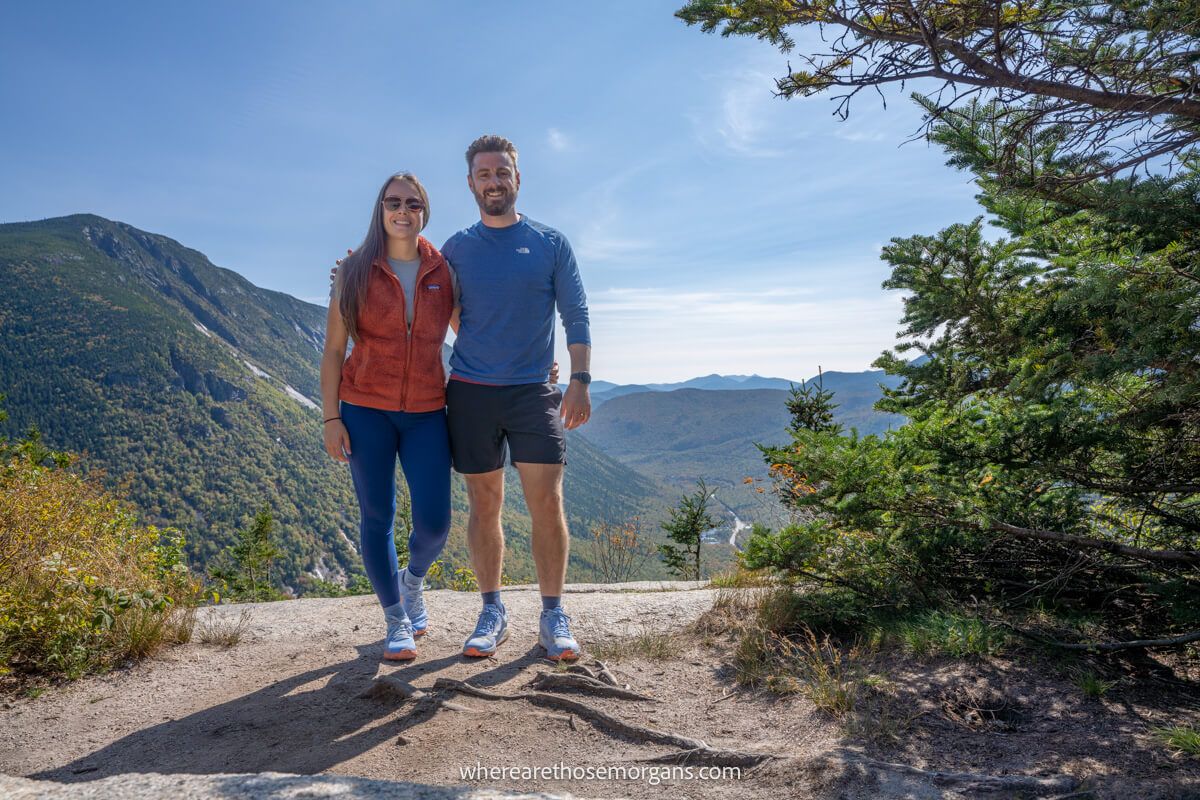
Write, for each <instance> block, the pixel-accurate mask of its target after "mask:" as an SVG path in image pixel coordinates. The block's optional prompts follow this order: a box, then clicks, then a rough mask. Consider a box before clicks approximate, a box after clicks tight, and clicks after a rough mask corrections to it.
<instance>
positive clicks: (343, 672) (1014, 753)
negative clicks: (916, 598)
mask: <svg viewBox="0 0 1200 800" xmlns="http://www.w3.org/2000/svg"><path fill="white" fill-rule="evenodd" d="M716 596H717V592H716V591H715V590H712V589H709V588H705V587H703V586H701V585H698V584H688V583H670V584H626V585H621V586H620V587H614V586H575V587H571V588H570V590H569V593H568V595H567V597H566V606H567V609H568V612H569V613H570V614H571V615H572V618H573V621H574V628H575V631H576V633H577V636H578V637H579V639H580V640H581V641H582V642H583V643H584V646H585V648H586V647H587V646H589V645H593V646H595V647H596V649H597V650H601V649H602V647H603V646H604V645H609V644H611V643H612V642H615V641H622V640H626V639H628V638H629V637H636V636H639V635H641V634H644V633H646V632H647V631H668V630H669V631H674V632H676V633H677V634H679V635H676V636H675V637H674V638H673V639H671V640H670V641H669V643H667V642H666V641H665V640H664V641H660V642H658V644H657V646H656V647H653V648H644V647H643V648H629V649H628V650H626V651H618V652H609V654H608V655H609V657H608V658H607V659H606V660H605V665H606V666H607V668H608V671H607V672H605V671H603V670H601V669H600V668H599V667H598V666H597V665H596V664H595V663H594V662H593V661H591V660H589V659H586V658H585V660H584V661H583V662H582V663H583V664H584V665H585V666H586V667H587V668H588V670H589V671H590V672H591V674H592V675H594V676H596V678H595V680H592V679H591V678H590V677H589V676H588V675H587V674H584V673H583V672H582V671H578V672H575V673H565V672H562V671H560V670H556V669H555V668H554V666H553V665H552V664H550V663H549V662H546V661H544V660H543V659H542V658H541V650H540V648H539V647H538V646H537V643H536V629H537V616H538V610H539V600H538V595H537V591H536V589H534V588H533V587H525V588H510V589H506V591H505V595H504V597H505V603H506V605H507V606H508V608H509V610H510V616H511V631H512V634H511V637H510V639H509V640H508V642H507V643H506V644H504V645H503V646H502V647H501V649H500V651H499V653H498V655H497V656H496V657H495V658H492V659H487V660H483V661H478V660H467V659H464V658H463V657H462V656H461V655H460V654H459V651H460V648H461V645H462V641H463V640H464V639H465V637H466V636H467V634H468V633H469V632H470V630H471V628H472V627H473V624H474V619H475V614H476V613H477V610H478V598H477V597H476V596H475V595H471V594H461V593H454V592H446V591H440V592H431V593H430V594H429V605H430V609H431V624H430V633H429V635H428V636H426V637H425V638H424V639H423V640H421V643H420V657H419V658H418V660H417V661H416V662H415V663H412V664H410V665H406V666H398V665H393V664H389V663H383V662H381V661H380V654H381V652H382V644H381V636H382V619H381V614H380V612H379V609H378V607H377V605H376V603H375V601H374V599H373V598H370V597H353V598H339V599H314V600H300V601H290V602H280V603H270V604H259V605H249V606H223V607H218V608H211V609H203V610H202V611H201V618H200V620H199V622H198V631H202V630H205V629H209V630H212V629H214V628H217V629H219V628H222V627H230V626H232V625H233V624H235V623H236V621H237V619H238V618H239V616H240V615H241V614H242V613H243V612H248V614H249V617H248V624H247V627H246V629H245V631H244V632H243V633H242V635H241V637H240V639H239V641H238V642H237V643H236V644H235V645H233V646H231V647H222V646H218V645H215V644H206V643H204V642H202V641H199V639H200V637H199V636H197V640H196V641H193V642H192V643H191V644H188V645H184V646H180V647H176V648H173V649H171V650H168V651H166V652H165V653H164V654H163V655H162V656H160V657H158V658H155V659H152V660H149V661H146V662H143V663H140V664H136V665H131V666H129V667H127V668H125V669H122V670H119V671H116V672H113V673H110V674H108V675H103V676H98V677H92V678H88V679H85V680H82V681H79V682H76V683H73V684H70V685H65V686H62V687H57V688H53V689H50V690H49V691H47V692H45V693H44V694H42V695H40V696H39V697H36V698H20V699H10V700H9V701H8V702H7V703H6V704H5V706H4V708H3V709H2V711H0V721H2V725H0V773H3V774H5V775H9V776H15V777H20V778H25V779H33V780H37V781H54V782H57V783H58V784H72V785H66V786H59V787H52V786H49V785H46V784H30V783H28V782H27V781H17V780H9V781H8V782H7V783H5V782H0V794H4V795H5V796H14V797H26V796H28V797H35V796H42V795H49V794H50V793H51V792H52V791H56V792H61V794H55V795H53V796H61V797H66V796H71V797H80V796H93V797H126V796H129V797H134V796H145V797H151V796H163V795H166V794H170V795H171V796H172V797H174V798H180V797H231V796H254V797H284V796H288V797H292V796H298V795H296V794H295V790H296V784H295V783H294V781H295V780H296V779H294V778H287V777H280V776H274V777H271V776H257V777H253V776H254V775H256V774H258V773H289V774H294V775H322V776H324V777H323V778H322V779H321V782H320V786H322V787H325V788H324V789H319V790H318V787H316V786H314V787H313V791H314V792H315V793H314V794H306V795H304V796H324V795H325V794H330V795H331V796H332V795H333V794H336V795H337V796H338V797H342V798H352V797H363V798H367V797H375V796H396V797H428V798H431V800H432V798H439V800H440V799H441V798H445V797H461V798H473V799H477V800H482V798H484V797H491V796H496V797H499V796H501V795H498V794H497V795H488V794H486V792H485V790H486V791H493V790H495V791H497V792H514V793H531V792H532V793H549V794H552V795H568V794H569V795H573V796H576V797H588V798H612V797H629V798H650V797H660V796H662V795H663V794H670V795H672V796H683V797H688V798H735V797H736V798H739V800H742V799H745V800H752V799H753V798H771V799H772V800H776V799H777V798H779V797H814V798H875V797H884V798H887V797H895V798H900V797H930V798H933V797H975V796H987V797H1111V798H1117V797H1131V796H1137V797H1138V798H1139V800H1150V798H1156V797H1161V798H1168V797H1170V798H1185V797H1200V763H1197V762H1196V761H1195V760H1192V761H1187V760H1185V759H1180V758H1178V757H1172V756H1171V755H1169V754H1168V753H1166V752H1165V751H1164V750H1163V748H1162V747H1161V746H1160V745H1159V744H1157V743H1156V742H1155V741H1154V739H1153V736H1152V735H1151V734H1150V729H1151V728H1153V727H1154V726H1155V725H1161V724H1167V723H1168V722H1170V721H1171V717H1170V715H1169V713H1168V709H1167V708H1166V707H1165V706H1164V707H1161V708H1160V707H1159V706H1160V705H1162V704H1159V705H1156V704H1155V702H1154V698H1153V697H1139V698H1136V699H1131V698H1130V697H1129V696H1128V695H1126V696H1122V695H1121V694H1120V693H1119V692H1118V693H1115V694H1114V697H1116V698H1117V699H1113V700H1087V699H1085V698H1084V697H1083V696H1082V694H1081V693H1080V692H1079V690H1078V689H1077V688H1076V687H1075V686H1073V685H1072V684H1071V683H1070V682H1069V681H1068V680H1067V679H1065V678H1063V677H1056V676H1054V675H1052V674H1050V673H1049V672H1047V670H1046V669H1044V668H1042V667H1040V666H1039V665H1037V664H1030V663H1021V662H1020V661H1017V660H1004V659H993V660H990V661H988V662H987V663H970V662H940V663H925V664H920V663H914V662H912V661H911V659H902V658H899V657H890V656H888V655H887V654H881V655H878V656H876V657H875V659H874V661H873V663H872V671H873V673H875V679H873V680H872V681H871V686H872V689H871V691H870V696H867V695H864V696H863V697H862V699H861V702H860V705H861V706H862V707H863V708H870V709H873V711H872V713H873V714H874V715H875V718H874V719H873V721H872V720H868V719H867V718H865V717H864V719H863V720H860V721H859V722H857V723H856V722H855V721H854V720H849V721H848V720H846V719H841V720H837V719H834V718H832V717H831V716H830V715H829V714H828V713H826V712H823V711H821V710H818V709H817V708H816V707H814V705H813V704H812V703H811V702H810V701H809V700H808V699H807V697H806V696H805V695H804V694H803V693H797V694H786V695H780V694H778V693H768V692H765V691H750V690H744V689H740V688H738V687H737V685H736V684H735V682H734V675H733V671H732V669H731V667H730V662H731V660H732V641H731V640H730V639H729V637H727V636H722V635H721V633H720V632H719V630H715V631H714V630H711V629H710V630H708V632H707V633H698V632H696V631H695V629H694V628H691V627H690V626H691V625H692V623H694V622H695V620H697V619H698V618H699V617H701V615H704V614H705V613H706V612H708V611H709V610H710V609H711V608H712V606H713V602H714V599H715V598H716ZM547 675H548V676H549V677H546V676H547ZM563 680H568V681H574V682H575V683H576V684H577V685H575V686H562V685H557V684H555V683H554V682H555V681H563ZM612 684H616V686H613V685H612ZM625 686H628V692H629V693H632V694H637V695H643V696H644V697H643V698H637V697H631V696H613V695H622V694H625V690H624V687H625ZM614 690H616V691H614ZM997 696H999V697H1001V698H1002V699H1003V702H1002V706H1003V709H1002V710H1001V711H999V712H995V711H994V710H989V709H992V705H989V703H991V702H992V701H993V700H995V698H996V697H997ZM993 705H994V704H993ZM980 709H982V711H981V710H980ZM864 720H865V721H864ZM880 720H882V722H881V721H880ZM868 723H869V724H868ZM481 769H482V770H484V773H483V774H479V771H480V770H481ZM535 769H537V770H539V772H538V773H536V774H535V773H534V772H533V770H535ZM128 773H154V774H155V775H156V776H158V777H155V776H148V777H142V778H131V777H122V776H126V775H127V774H128ZM246 774H251V775H252V777H230V776H236V775H243V776H244V775H246ZM189 775H190V776H202V777H196V778H187V777H181V776H189ZM163 776H167V777H163ZM171 776H176V777H171ZM342 778H345V780H342ZM352 779H353V780H352ZM356 779H367V780H356ZM289 781H291V783H289ZM379 781H399V782H405V784H406V785H405V786H400V787H397V786H392V788H391V789H387V788H386V787H385V788H384V789H381V788H380V787H381V786H385V785H384V784H380V783H378V782H379ZM430 785H432V786H440V787H458V788H446V789H445V791H443V792H442V793H441V794H438V793H437V792H435V791H434V790H433V789H430V788H422V787H428V786H430ZM138 786H141V787H142V788H141V789H139V788H138ZM172 787H173V788H172ZM235 787H238V788H236V789H235ZM329 787H335V788H329ZM336 787H340V788H336ZM464 787H465V788H464ZM143 790H144V792H145V793H144V794H142V795H138V792H139V791H143ZM326 790H328V791H326ZM422 792H425V794H422ZM1081 792H1082V793H1081ZM389 793H390V795H389Z"/></svg>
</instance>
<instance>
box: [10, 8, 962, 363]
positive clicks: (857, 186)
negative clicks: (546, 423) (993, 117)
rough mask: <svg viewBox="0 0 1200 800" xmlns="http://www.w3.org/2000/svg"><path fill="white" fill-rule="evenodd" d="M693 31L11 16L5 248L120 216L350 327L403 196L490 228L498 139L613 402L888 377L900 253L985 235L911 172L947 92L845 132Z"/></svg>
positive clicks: (880, 113) (589, 25) (737, 44)
mask: <svg viewBox="0 0 1200 800" xmlns="http://www.w3.org/2000/svg"><path fill="white" fill-rule="evenodd" d="M681 1H682V0H675V2H660V1H659V0H628V1H626V2H609V3H591V4H586V5H585V4H566V3H558V2H522V3H518V4H505V5H503V6H497V5H496V4H492V3H483V2H445V3H415V2H403V1H400V2H398V1H397V0H392V1H391V2H386V3H383V2H346V3H327V2H326V3H320V2H305V1H303V0H300V1H298V2H286V3H284V2H268V1H267V0H259V1H256V2H253V3H244V2H236V3H235V2H223V1H221V0H214V1H211V2H204V3H188V4H182V3H161V2H158V3H149V2H145V3H141V2H118V3H107V4H99V3H66V2H53V1H52V0H49V1H48V2H44V3H36V4H35V3H24V4H20V3H5V4H3V6H0V109H3V119H4V123H3V125H0V222H17V221H24V220H34V219H44V218H47V217H56V216H63V215H66V214H74V213H85V212H86V213H94V214H99V215H100V216H103V217H107V218H109V219H114V220H119V221H121V222H126V223H128V224H130V225H133V226H135V227H137V228H141V229H143V230H147V231H151V232H154V233H159V234H163V235H166V236H169V237H171V238H173V239H176V240H178V241H179V242H181V243H183V244H184V245H186V246H188V247H192V248H194V249H196V250H199V251H201V252H203V253H204V254H205V255H207V256H208V257H209V259H210V260H211V261H212V262H213V263H214V264H216V265H218V266H221V267H226V268H228V269H232V270H234V271H236V272H238V273H240V274H242V275H244V276H245V277H246V278H248V279H249V280H250V281H251V282H253V283H255V284H257V285H259V286H263V287H267V288H270V289H275V290H278V291H283V292H287V293H288V294H291V295H294V296H296V297H299V298H302V299H305V300H309V301H310V302H314V303H321V304H324V303H325V297H326V296H327V291H328V271H329V267H330V266H331V265H332V263H333V261H334V259H336V258H338V257H340V255H341V254H343V253H344V252H345V251H346V249H347V248H349V247H354V246H356V245H357V244H358V243H359V242H360V241H361V240H362V237H363V235H364V233H365V231H366V228H367V223H368V221H369V218H370V213H371V211H372V205H373V203H374V201H375V196H376V193H377V192H378V189H379V186H380V184H381V183H382V182H383V180H384V178H386V177H387V176H388V175H389V174H391V173H393V172H395V171H398V170H401V169H408V170H412V171H413V172H415V173H416V174H417V175H418V176H420V177H421V179H422V181H423V182H424V183H425V185H426V187H427V189H428V190H429V193H430V222H429V226H428V228H426V230H425V235H426V236H427V237H428V238H429V239H430V240H431V241H432V242H433V243H434V244H435V245H438V246H440V245H441V244H442V243H443V242H444V241H445V240H446V239H447V238H448V237H449V236H450V235H451V234H452V233H454V232H455V231H457V230H459V229H461V228H464V227H466V226H468V225H470V224H472V223H473V222H475V221H477V220H478V210H477V208H476V206H475V203H474V200H473V198H472V197H471V195H470V193H469V191H468V189H467V186H466V162H465V161H464V159H463V152H464V151H465V149H466V147H467V145H468V144H469V143H470V142H471V140H472V139H474V138H475V137H476V136H478V135H480V134H482V133H498V134H501V135H504V136H506V137H508V138H509V139H511V140H512V141H514V142H515V143H516V145H517V147H518V148H519V150H520V170H521V177H522V185H521V193H520V198H519V200H518V204H517V208H518V210H519V211H521V212H522V213H524V214H526V215H528V216H529V217H531V218H533V219H536V220H538V221H540V222H543V223H545V224H547V225H551V226H553V227H555V228H558V229H559V230H560V231H562V232H563V233H564V234H565V235H566V236H567V238H568V239H569V240H570V241H571V243H572V245H573V247H574V249H575V253H576V256H577V259H578V262H579V265H580V271H581V274H582V276H583V281H584V286H585V288H586V291H587V295H588V305H589V309H590V313H591V320H592V348H593V353H592V374H593V376H594V378H595V379H604V380H609V381H613V382H616V383H645V382H667V381H676V380H684V379H687V378H689V377H694V376H698V375H706V374H709V373H714V372H716V373H721V374H760V375H768V376H775V377H783V378H789V379H794V380H799V379H803V378H808V377H811V376H812V375H814V374H815V373H816V372H817V369H818V367H820V368H823V369H824V370H826V371H829V370H848V371H857V370H863V369H868V368H869V367H870V363H871V361H873V360H874V359H875V357H877V356H878V355H879V353H880V352H881V351H883V350H885V349H888V348H890V347H891V346H892V345H893V344H894V343H895V341H896V338H895V335H896V331H897V330H898V328H899V325H898V321H899V319H900V315H901V295H900V293H898V292H896V291H885V290H883V289H881V288H880V283H881V282H882V281H883V280H884V279H886V278H887V277H888V275H889V274H890V270H889V268H888V265H887V264H886V263H884V262H883V261H881V260H880V257H879V256H880V249H881V248H882V247H883V245H885V244H886V243H887V242H888V241H889V240H890V239H891V238H892V237H898V236H910V235H913V234H918V233H920V234H931V233H934V232H936V231H938V230H940V229H942V228H944V227H946V226H947V225H950V224H953V223H956V222H967V221H970V220H971V219H973V218H974V217H975V216H977V215H979V214H981V213H982V211H981V209H980V208H979V206H978V204H977V203H976V202H975V200H974V194H975V187H974V186H973V185H972V183H971V181H970V176H969V175H968V174H966V173H963V172H959V171H956V170H954V169H953V168H951V167H948V166H945V164H944V162H945V156H944V154H943V153H942V152H941V151H940V150H939V149H938V148H936V147H935V146H931V145H928V144H926V143H925V142H924V141H915V142H911V143H908V144H904V142H905V141H906V140H908V139H910V138H911V137H912V135H913V134H914V133H915V132H916V131H917V130H918V128H919V126H920V114H919V112H918V110H917V108H916V106H915V105H914V104H913V103H912V101H911V100H909V99H908V97H907V94H906V92H909V91H912V90H913V89H916V90H918V91H920V90H925V91H930V90H932V89H933V88H935V87H933V86H929V85H927V86H921V85H919V84H918V85H915V86H910V87H908V89H906V90H904V91H901V90H900V89H899V88H893V89H891V90H890V91H887V92H885V97H886V98H887V104H886V108H885V107H884V105H883V103H881V101H880V99H879V97H878V96H877V95H875V94H874V93H873V92H872V93H869V94H868V93H864V94H862V95H860V96H859V98H857V99H856V101H855V103H854V105H853V106H852V108H851V114H850V117H849V119H848V120H847V121H841V120H839V119H837V118H836V117H834V116H833V111H834V107H835V104H834V102H833V101H832V100H830V99H829V98H828V97H827V96H819V97H815V98H805V99H797V100H787V101H785V100H782V99H779V98H777V97H774V96H773V94H772V91H773V89H774V82H773V81H774V78H776V77H778V76H781V75H784V74H786V72H787V68H788V57H787V56H786V55H783V54H781V53H779V52H778V51H777V50H776V49H775V48H773V47H771V46H770V45H769V44H767V43H765V42H759V41H757V40H755V39H747V38H730V39H725V38H721V37H720V36H717V35H711V34H704V33H702V32H701V31H700V30H699V28H689V27H687V26H686V25H684V24H683V23H682V22H681V21H679V20H677V19H675V18H674V16H673V13H674V11H675V10H676V9H677V8H678V6H679V5H680V3H681ZM797 38H798V49H800V50H809V49H812V48H815V47H819V45H820V42H819V41H816V40H814V38H813V37H812V36H811V35H809V34H807V33H802V34H798V36H797ZM557 338H558V349H559V353H560V360H563V361H564V363H565V361H566V356H565V348H564V346H563V343H562V338H563V337H562V331H561V327H560V329H559V335H558V337H557Z"/></svg>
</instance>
